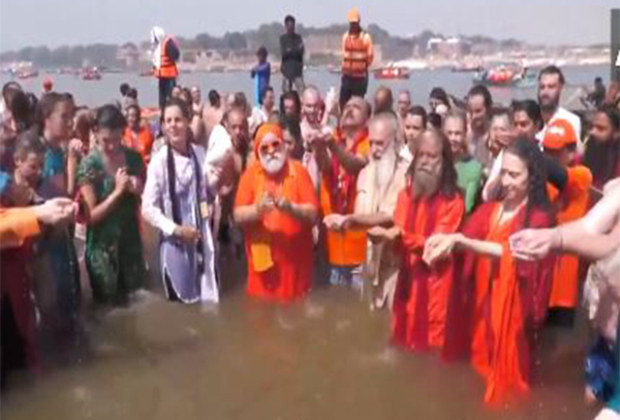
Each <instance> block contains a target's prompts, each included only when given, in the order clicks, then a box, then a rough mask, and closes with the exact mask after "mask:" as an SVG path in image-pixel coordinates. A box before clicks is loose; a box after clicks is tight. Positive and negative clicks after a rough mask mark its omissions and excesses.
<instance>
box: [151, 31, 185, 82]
mask: <svg viewBox="0 0 620 420" xmlns="http://www.w3.org/2000/svg"><path fill="white" fill-rule="evenodd" d="M171 41H172V42H174V41H173V40H172V38H171V37H169V36H166V37H164V39H163V40H162V41H161V66H160V67H159V68H156V69H155V77H157V78H158V79H176V78H177V76H178V75H179V70H178V69H177V65H176V63H175V62H174V61H173V60H172V59H171V58H170V57H168V56H167V55H166V47H167V46H168V42H171Z"/></svg>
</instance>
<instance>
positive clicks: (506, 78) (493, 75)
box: [473, 64, 535, 87]
mask: <svg viewBox="0 0 620 420" xmlns="http://www.w3.org/2000/svg"><path fill="white" fill-rule="evenodd" d="M534 78H535V75H534V74H533V73H532V72H529V71H528V68H527V67H524V66H517V65H504V64H502V65H499V66H496V67H493V68H490V69H488V70H483V71H481V72H479V73H477V74H476V75H475V76H474V78H473V83H474V84H476V85H485V86H494V87H525V86H529V85H530V83H531V82H532V81H533V80H534Z"/></svg>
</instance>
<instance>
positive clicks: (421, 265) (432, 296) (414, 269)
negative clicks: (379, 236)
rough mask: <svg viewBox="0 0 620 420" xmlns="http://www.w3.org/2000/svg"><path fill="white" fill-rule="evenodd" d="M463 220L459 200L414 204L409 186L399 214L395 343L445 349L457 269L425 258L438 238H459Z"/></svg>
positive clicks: (422, 200)
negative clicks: (452, 235) (433, 239)
mask: <svg viewBox="0 0 620 420" xmlns="http://www.w3.org/2000/svg"><path fill="white" fill-rule="evenodd" d="M464 214H465V205H464V204H463V198H462V196H461V195H460V194H455V195H454V196H453V197H446V196H444V195H443V194H441V193H438V194H436V195H435V196H434V197H431V198H426V197H420V198H418V199H414V197H413V194H412V192H411V187H410V186H407V187H406V188H404V189H403V190H402V191H401V192H400V194H399V196H398V201H397V204H396V210H395V212H394V224H395V225H396V226H398V227H400V229H401V230H402V248H403V262H402V265H401V271H400V273H399V277H398V282H397V285H396V292H395V296H394V306H393V311H394V320H393V336H392V340H393V341H394V342H395V343H396V344H399V345H404V346H406V347H409V348H411V349H413V350H418V351H424V350H427V349H428V348H429V347H436V348H441V347H443V345H444V337H445V322H446V311H447V305H448V297H449V294H450V290H451V283H452V277H453V264H452V260H451V259H448V260H445V261H443V262H441V263H440V264H438V265H437V266H434V267H432V268H431V267H429V266H428V265H427V264H426V263H425V262H424V261H423V260H422V253H423V251H424V244H425V243H426V240H427V239H428V238H429V237H430V236H432V235H433V234H436V233H454V232H456V231H457V230H458V229H459V227H460V225H461V221H462V219H463V215H464Z"/></svg>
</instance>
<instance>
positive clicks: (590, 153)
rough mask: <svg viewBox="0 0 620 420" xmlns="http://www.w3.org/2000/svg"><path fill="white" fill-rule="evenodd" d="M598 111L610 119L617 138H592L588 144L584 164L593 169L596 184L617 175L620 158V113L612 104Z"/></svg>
mask: <svg viewBox="0 0 620 420" xmlns="http://www.w3.org/2000/svg"><path fill="white" fill-rule="evenodd" d="M596 112H597V113H601V114H604V115H605V116H606V117H607V119H608V120H609V122H610V124H611V126H612V130H613V132H614V134H615V136H616V138H613V139H610V140H609V141H601V140H599V139H595V138H590V140H589V141H588V143H587V144H586V151H585V154H584V159H583V160H584V164H585V165H586V166H587V167H588V168H589V169H590V171H592V177H593V178H594V182H595V184H599V185H602V184H605V183H606V182H607V181H609V180H610V179H612V178H614V177H615V176H616V173H615V172H616V168H617V165H619V164H620V163H618V161H619V160H620V139H618V138H617V136H618V133H620V115H618V111H616V110H615V109H614V108H613V107H611V106H603V107H601V108H599V109H598V110H597V111H596Z"/></svg>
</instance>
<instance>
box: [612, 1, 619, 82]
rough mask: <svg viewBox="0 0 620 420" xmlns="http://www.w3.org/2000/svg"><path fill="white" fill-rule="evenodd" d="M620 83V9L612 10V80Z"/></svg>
mask: <svg viewBox="0 0 620 420" xmlns="http://www.w3.org/2000/svg"><path fill="white" fill-rule="evenodd" d="M610 81H612V82H614V81H615V82H618V83H620V9H611V78H610Z"/></svg>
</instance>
